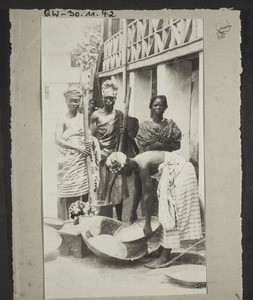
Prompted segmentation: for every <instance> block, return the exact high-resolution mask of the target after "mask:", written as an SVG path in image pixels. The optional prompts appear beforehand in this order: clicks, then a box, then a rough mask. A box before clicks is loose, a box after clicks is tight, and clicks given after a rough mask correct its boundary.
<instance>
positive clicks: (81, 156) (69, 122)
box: [55, 87, 100, 220]
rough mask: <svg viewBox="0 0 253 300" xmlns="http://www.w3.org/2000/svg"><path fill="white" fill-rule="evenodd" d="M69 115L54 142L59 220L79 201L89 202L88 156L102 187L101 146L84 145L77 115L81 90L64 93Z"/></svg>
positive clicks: (59, 127) (56, 133) (94, 175)
mask: <svg viewBox="0 0 253 300" xmlns="http://www.w3.org/2000/svg"><path fill="white" fill-rule="evenodd" d="M64 96H65V98H66V105H67V108H68V111H67V113H66V114H65V115H64V116H63V117H62V118H61V119H60V120H59V121H58V123H57V126H56V132H55V141H56V144H57V146H58V155H59V163H58V184H57V185H58V197H59V198H58V217H59V218H60V219H63V220H65V219H68V218H69V207H70V205H71V204H72V203H74V202H76V201H77V200H80V199H81V200H83V201H87V200H88V197H87V196H88V192H89V186H88V177H87V169H86V159H85V158H86V156H88V155H91V158H92V159H91V164H92V171H93V172H92V174H93V179H94V183H95V186H96V185H98V183H99V174H98V163H99V161H100V151H99V144H98V141H97V140H96V139H95V138H92V142H89V143H88V142H85V141H84V128H83V115H82V114H80V113H79V112H78V107H79V103H80V99H81V97H82V93H81V90H79V89H78V88H76V87H70V88H69V89H68V90H67V91H66V92H65V93H64Z"/></svg>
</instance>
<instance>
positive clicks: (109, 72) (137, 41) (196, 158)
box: [98, 19, 204, 203]
mask: <svg viewBox="0 0 253 300" xmlns="http://www.w3.org/2000/svg"><path fill="white" fill-rule="evenodd" d="M103 37H104V43H103V55H102V61H101V64H100V70H99V74H98V76H99V80H100V84H102V83H103V82H104V81H105V80H107V79H111V80H112V81H114V82H115V83H117V84H118V86H119V92H118V99H117V101H116V108H118V109H121V110H123V111H124V101H125V96H126V91H127V87H128V86H130V87H131V100H130V108H129V115H130V116H132V117H136V118H138V120H139V122H141V121H142V120H143V119H145V118H148V117H150V109H149V101H150V98H151V97H152V96H154V95H156V94H158V95H159V94H160V95H161V94H162V95H165V96H166V97H167V100H168V106H169V107H168V109H167V110H166V111H165V114H164V116H165V117H166V118H171V119H173V120H174V121H175V122H176V123H177V124H178V126H179V128H180V129H181V131H182V145H181V149H180V153H181V154H182V155H183V156H184V157H185V158H186V159H188V160H190V161H191V162H192V163H193V164H194V166H195V169H196V173H197V176H198V178H199V184H200V194H202V196H201V198H202V199H203V177H204V176H203V22H202V20H201V19H155V20H153V19H152V20H151V19H149V20H147V19H135V20H132V19H131V20H125V19H121V20H120V19H111V20H106V21H104V33H103ZM202 203H203V200H202Z"/></svg>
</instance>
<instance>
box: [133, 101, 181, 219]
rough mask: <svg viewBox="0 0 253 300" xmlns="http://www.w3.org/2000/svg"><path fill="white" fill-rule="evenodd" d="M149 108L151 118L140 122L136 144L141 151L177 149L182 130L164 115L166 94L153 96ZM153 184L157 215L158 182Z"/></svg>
mask: <svg viewBox="0 0 253 300" xmlns="http://www.w3.org/2000/svg"><path fill="white" fill-rule="evenodd" d="M149 108H150V110H151V118H150V119H147V120H145V121H143V122H142V123H141V124H140V129H139V131H138V134H137V136H136V144H137V146H138V148H139V150H140V153H142V152H146V151H154V150H159V151H169V152H172V151H175V150H178V149H180V146H181V131H180V129H179V128H178V126H177V124H176V123H175V122H174V121H173V120H172V119H166V118H164V117H163V114H164V112H165V110H166V109H167V108H168V103H167V99H166V97H165V96H164V95H157V96H154V97H152V98H151V100H150V104H149ZM152 184H153V193H152V194H153V202H152V204H153V212H152V215H154V216H157V213H158V200H157V182H156V180H153V181H152ZM141 210H142V214H143V215H144V216H145V210H144V203H143V200H142V201H141Z"/></svg>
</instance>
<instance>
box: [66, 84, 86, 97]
mask: <svg viewBox="0 0 253 300" xmlns="http://www.w3.org/2000/svg"><path fill="white" fill-rule="evenodd" d="M64 96H65V98H66V99H68V98H81V97H82V90H81V89H80V88H79V87H76V86H70V87H69V88H68V89H67V91H66V92H65V93H64Z"/></svg>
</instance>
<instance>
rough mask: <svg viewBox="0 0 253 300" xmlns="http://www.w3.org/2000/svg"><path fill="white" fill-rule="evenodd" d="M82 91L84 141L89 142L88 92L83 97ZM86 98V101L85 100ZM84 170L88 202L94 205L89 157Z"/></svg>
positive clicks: (94, 196) (94, 197) (94, 198)
mask: <svg viewBox="0 0 253 300" xmlns="http://www.w3.org/2000/svg"><path fill="white" fill-rule="evenodd" d="M84 91H85V90H84V89H83V127H84V141H85V142H91V135H90V132H89V117H88V94H89V93H88V92H87V95H86V97H85V93H84ZM85 98H86V99H85ZM86 168H87V176H88V184H89V198H90V199H89V200H90V203H94V202H95V201H96V200H97V199H96V195H95V192H94V182H93V178H92V171H91V158H90V156H87V157H86Z"/></svg>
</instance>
